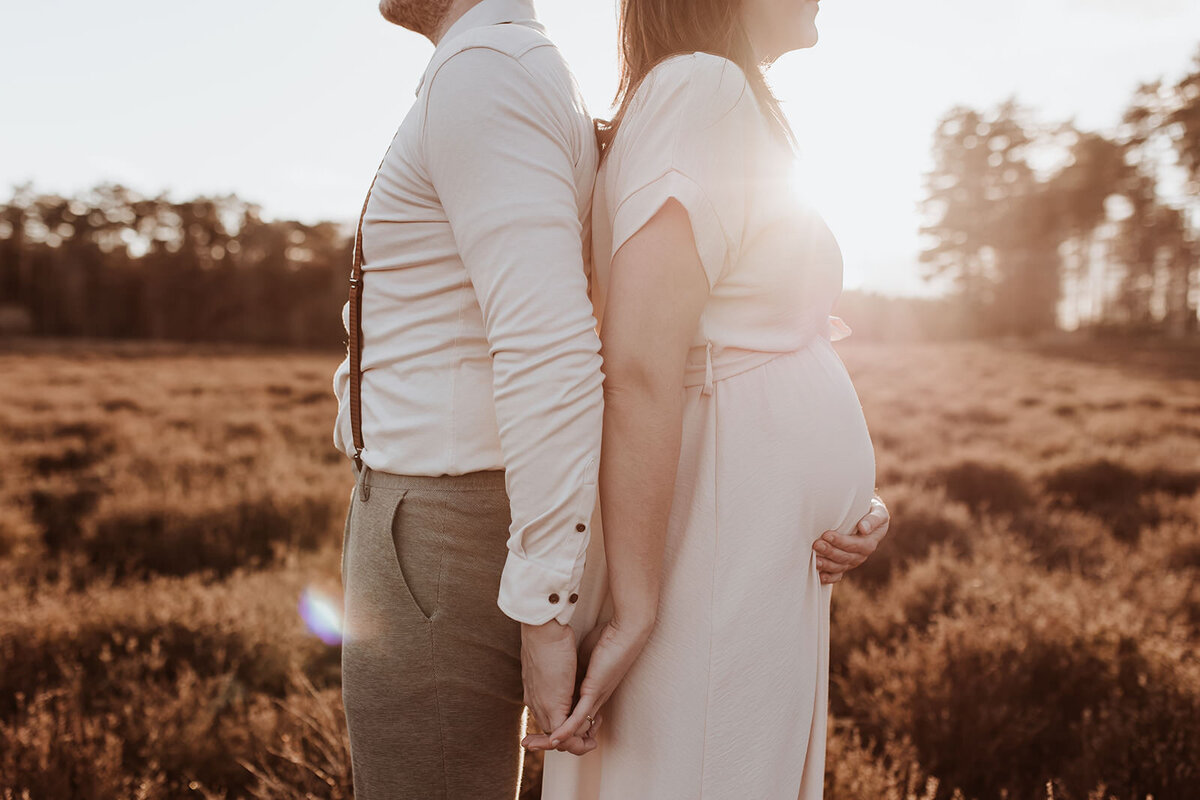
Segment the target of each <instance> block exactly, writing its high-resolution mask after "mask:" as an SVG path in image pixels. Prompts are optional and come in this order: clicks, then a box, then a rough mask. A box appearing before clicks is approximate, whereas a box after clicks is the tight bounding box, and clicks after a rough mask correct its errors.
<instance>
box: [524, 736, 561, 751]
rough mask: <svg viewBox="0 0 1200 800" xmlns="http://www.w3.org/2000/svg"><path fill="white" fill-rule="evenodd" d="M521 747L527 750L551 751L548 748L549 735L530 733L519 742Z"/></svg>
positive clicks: (550, 748)
mask: <svg viewBox="0 0 1200 800" xmlns="http://www.w3.org/2000/svg"><path fill="white" fill-rule="evenodd" d="M521 746H522V747H524V748H527V749H529V750H553V749H554V748H553V747H551V746H550V734H548V733H531V734H529V735H528V736H526V737H525V738H524V739H522V740H521Z"/></svg>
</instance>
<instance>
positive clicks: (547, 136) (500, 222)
mask: <svg viewBox="0 0 1200 800" xmlns="http://www.w3.org/2000/svg"><path fill="white" fill-rule="evenodd" d="M553 91H554V88H553V86H552V85H548V84H547V82H546V81H539V80H538V79H536V78H535V76H534V75H533V74H531V73H530V72H529V71H528V70H527V68H526V66H525V65H523V64H522V63H521V61H520V60H518V59H517V58H514V57H513V56H510V55H507V54H505V53H501V52H499V51H497V50H493V49H489V48H485V47H473V48H470V49H466V50H463V51H461V52H459V53H456V54H454V55H453V56H451V57H450V58H449V59H447V60H446V61H445V62H444V63H443V64H442V65H441V66H440V67H439V68H438V69H437V71H436V73H435V74H434V75H433V76H432V77H431V83H430V85H429V87H428V92H429V95H428V98H427V107H426V108H427V110H426V119H425V124H424V126H423V131H424V133H423V139H422V148H423V151H424V158H423V161H424V163H425V165H426V168H427V169H428V170H429V177H430V179H431V181H432V183H433V186H434V188H435V190H436V192H437V194H438V196H439V198H440V200H441V203H442V207H443V208H444V209H445V213H446V216H447V219H448V221H449V224H450V228H451V230H452V232H453V234H454V239H455V242H456V244H457V246H458V251H459V255H460V256H461V258H462V261H463V264H464V265H465V267H466V271H467V274H468V276H469V278H470V280H471V284H472V286H473V287H474V290H475V294H476V296H477V298H478V301H479V306H480V308H481V310H482V313H483V322H484V329H485V332H486V335H487V340H488V345H489V350H490V353H491V357H492V368H493V392H494V398H495V407H496V418H497V422H498V423H499V432H500V446H501V450H502V452H503V456H504V466H505V481H506V489H507V491H508V496H509V502H510V509H511V514H512V525H511V527H510V529H509V537H508V542H507V545H508V554H507V557H506V562H505V566H504V571H503V573H502V574H501V579H500V591H499V596H498V598H497V603H498V605H499V606H500V608H501V610H502V611H504V613H505V614H507V615H508V616H509V617H511V618H513V619H515V620H518V621H520V622H525V623H530V624H535V625H538V624H542V623H545V622H548V621H549V620H551V619H557V620H558V621H559V622H561V623H563V624H566V623H567V622H568V621H569V620H570V618H571V616H572V614H573V613H574V610H575V608H576V601H577V597H578V596H577V592H578V589H579V585H580V582H581V581H582V577H583V566H584V556H585V553H586V551H587V544H588V539H589V537H590V535H591V530H590V528H591V516H592V511H593V509H594V507H595V504H596V499H597V493H596V477H597V474H598V469H599V457H600V434H601V424H602V419H603V394H602V383H603V373H602V372H601V359H600V340H599V337H598V336H597V334H596V321H595V318H594V317H593V315H592V306H591V302H590V300H589V298H588V291H587V277H586V275H585V273H584V264H583V245H582V225H581V222H580V215H579V201H578V198H577V189H576V183H575V178H574V165H575V164H576V163H577V158H578V156H577V151H578V148H579V147H581V146H592V145H591V143H590V142H588V143H586V144H581V143H580V142H578V141H575V142H574V143H573V139H572V137H573V136H575V134H574V133H573V132H572V129H571V123H570V120H569V119H568V118H567V116H568V113H569V112H571V110H572V109H571V106H570V104H569V103H566V102H565V101H564V99H563V98H556V97H554V96H552V95H551V93H552V92H553ZM576 138H577V137H576Z"/></svg>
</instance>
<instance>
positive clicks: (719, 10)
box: [596, 0, 796, 154]
mask: <svg viewBox="0 0 1200 800" xmlns="http://www.w3.org/2000/svg"><path fill="white" fill-rule="evenodd" d="M620 3H621V4H620V21H619V23H618V38H619V40H620V46H619V52H618V56H617V59H618V68H619V70H620V82H619V84H618V87H617V96H616V98H614V100H613V103H614V104H615V105H616V107H617V110H616V113H615V114H613V118H612V120H610V121H606V120H596V140H597V142H598V143H599V145H600V150H601V153H602V154H603V153H606V152H607V151H608V147H609V145H610V144H612V140H613V137H615V136H616V134H617V129H618V128H619V127H620V125H621V120H622V119H624V117H625V112H626V111H628V109H629V102H630V100H632V99H633V95H634V93H635V92H636V91H637V88H638V86H639V85H641V82H642V80H643V79H644V78H645V77H646V75H647V74H648V73H649V72H650V70H651V69H653V68H654V66H655V65H656V64H658V63H659V62H661V61H663V60H664V59H667V58H670V57H671V56H674V55H681V54H686V53H694V52H704V53H711V54H713V55H717V56H721V57H723V58H727V59H729V60H730V61H732V62H734V63H735V64H737V65H738V66H739V67H741V68H742V72H744V73H745V74H746V80H747V81H748V82H749V84H750V88H751V89H752V90H753V91H754V94H755V95H756V96H757V97H758V100H759V102H761V103H762V105H763V106H764V107H765V108H766V109H767V110H768V111H769V112H770V115H771V118H772V119H773V121H774V122H775V129H776V131H777V132H778V133H779V134H780V135H781V136H782V137H783V138H784V139H786V140H787V142H788V143H789V144H790V145H792V147H793V148H794V147H795V144H796V137H795V134H794V133H793V132H792V128H791V126H790V125H788V121H787V118H786V117H784V115H783V110H782V109H780V107H779V101H778V100H777V99H776V98H775V95H774V94H772V93H771V89H770V87H768V86H767V82H766V79H765V78H763V74H762V68H761V66H760V65H759V63H758V62H757V61H756V60H755V58H754V50H753V48H752V47H751V45H750V37H749V36H748V35H747V33H746V28H745V26H744V25H743V24H742V0H620Z"/></svg>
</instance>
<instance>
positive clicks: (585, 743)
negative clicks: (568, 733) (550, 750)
mask: <svg viewBox="0 0 1200 800" xmlns="http://www.w3.org/2000/svg"><path fill="white" fill-rule="evenodd" d="M596 744H597V742H596V740H595V739H589V738H587V737H584V736H572V737H570V738H568V739H566V740H565V741H563V742H561V743H560V744H559V745H558V747H557V748H556V749H558V750H559V751H561V752H564V753H570V754H572V755H576V756H581V755H583V754H584V753H590V752H592V751H593V750H595V749H596Z"/></svg>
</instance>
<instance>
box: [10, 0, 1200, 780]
mask: <svg viewBox="0 0 1200 800" xmlns="http://www.w3.org/2000/svg"><path fill="white" fill-rule="evenodd" d="M537 8H538V11H539V15H540V16H541V18H542V20H543V22H544V23H545V24H546V25H547V27H548V29H549V31H550V33H551V35H552V36H553V37H554V38H555V40H556V41H557V42H558V44H559V46H560V47H561V49H562V50H563V52H564V54H565V55H566V57H567V59H568V61H569V62H570V63H571V65H572V67H573V68H574V70H575V72H576V76H577V78H578V80H579V83H580V86H581V88H582V89H583V92H584V95H585V97H586V99H587V101H588V103H589V108H590V110H591V111H592V113H593V114H595V115H597V116H605V115H607V113H608V111H609V105H610V101H611V99H612V93H613V90H614V89H615V85H616V64H615V37H616V30H615V21H614V20H615V18H614V9H613V7H612V4H611V3H610V2H607V0H606V2H597V3H592V2H581V0H540V1H539V2H538V3H537ZM817 24H818V28H819V30H820V35H821V40H820V42H819V43H818V45H817V46H816V47H815V48H813V49H811V50H806V51H803V52H799V53H793V54H789V55H788V56H785V57H784V58H783V59H781V60H780V61H779V62H778V63H777V64H775V65H774V66H773V67H772V69H771V71H770V75H769V77H770V81H771V83H772V85H773V87H774V89H775V91H776V93H777V94H778V95H779V96H780V98H781V99H782V101H783V105H784V108H785V111H786V112H787V113H788V115H789V117H790V119H791V121H792V123H793V125H794V127H795V128H796V131H797V133H798V135H799V139H800V143H801V157H800V160H799V163H798V166H797V170H796V181H797V186H798V188H799V189H800V191H802V192H803V193H804V194H805V195H807V196H808V197H809V199H810V200H811V201H812V202H813V203H814V204H815V205H816V207H817V208H818V210H819V211H820V212H821V213H822V215H823V216H824V217H825V219H826V220H827V222H828V223H829V224H830V227H831V228H832V229H833V230H834V232H835V234H836V235H837V237H838V241H839V244H840V245H841V248H842V251H843V255H844V260H845V273H844V277H845V281H844V286H845V290H844V292H843V294H842V296H841V298H840V299H839V302H838V305H837V307H836V309H835V313H837V314H839V315H840V316H842V317H843V318H844V319H845V320H846V321H847V322H848V324H849V325H850V326H851V328H852V329H853V331H854V333H853V335H852V336H851V337H850V339H848V340H846V341H843V342H839V343H838V349H839V353H840V354H841V356H842V358H843V360H844V361H845V362H846V364H847V366H848V368H849V369H850V371H851V374H852V376H853V378H854V381H855V386H856V388H857V389H858V392H859V395H860V398H861V400H862V403H863V407H864V410H865V412H866V414H867V420H868V423H869V425H870V428H871V432H872V437H873V440H874V442H875V445H876V452H877V464H878V486H879V491H880V493H881V495H882V496H883V498H884V499H885V501H887V502H888V505H889V507H890V508H891V510H892V513H893V520H894V522H893V527H892V532H891V534H890V536H889V537H888V539H887V540H886V541H885V544H884V546H883V547H882V548H881V550H880V551H879V553H877V554H876V556H875V557H873V558H872V560H871V561H870V562H869V563H868V564H867V565H866V566H864V567H863V568H861V569H859V570H857V571H856V572H854V573H852V574H851V575H850V576H849V577H848V578H846V579H845V580H844V581H843V582H842V583H840V584H839V585H838V586H837V587H835V590H834V612H833V613H834V623H833V652H832V656H831V658H832V661H831V673H832V680H833V683H832V687H831V709H832V714H833V717H832V720H833V731H834V735H833V738H832V742H831V745H830V751H829V754H828V758H827V796H828V797H830V798H834V799H835V800H840V799H842V798H851V799H854V800H874V799H875V798H888V799H889V800H891V799H892V798H895V799H896V800H907V799H908V798H914V800H915V798H924V799H925V800H940V799H941V798H951V797H962V798H964V799H966V798H976V799H977V800H984V799H985V798H987V799H989V800H990V798H1010V799H1011V800H1023V799H1024V798H1037V799H1038V800H1042V798H1047V797H1055V798H1067V799H1068V800H1071V799H1072V798H1078V799H1079V800H1084V799H1085V798H1086V799H1087V800H1110V798H1117V799H1118V800H1127V799H1128V800H1144V798H1148V797H1153V798H1155V800H1169V799H1171V798H1181V799H1183V800H1189V799H1191V798H1196V797H1200V660H1198V657H1197V644H1198V643H1200V584H1198V578H1200V493H1198V492H1200V317H1198V313H1200V33H1198V32H1200V4H1197V3H1196V2H1194V0H1146V2H1142V3H1140V4H1136V5H1135V4H1130V3H1118V2H1115V0H1040V1H1039V2H1033V0H1012V1H1011V2H1008V3H1005V4H995V3H991V4H985V3H962V2H954V1H953V0H926V2H924V3H920V4H901V3H892V2H884V0H857V2H839V0H825V2H823V3H822V4H821V11H820V14H819V15H818V18H817ZM432 50H433V48H432V45H430V43H429V42H428V41H426V40H424V39H422V38H420V37H417V36H415V35H413V34H411V33H408V32H406V31H402V30H400V29H398V28H395V27H393V26H391V25H388V24H387V23H386V22H384V21H383V20H382V18H380V17H379V15H378V12H377V10H376V8H375V5H374V3H371V2H364V3H353V4H352V3H338V4H332V3H322V2H316V0H292V2H288V3H284V2H281V1H280V0H275V2H271V1H270V0H260V2H256V3H237V2H233V0H213V2H209V3H207V4H202V5H199V6H197V5H180V4H170V3H153V2H149V0H118V2H116V3H109V4H82V3H67V2H63V0H46V2H42V3H37V4H33V3H26V4H18V5H15V6H12V7H9V8H6V9H5V14H4V23H3V25H0V76H3V77H0V87H2V90H0V154H2V155H0V375H2V376H3V380H0V442H2V446H3V452H4V453H5V454H6V455H7V456H8V457H7V458H6V459H5V460H4V464H3V466H2V467H0V790H2V791H3V793H4V794H3V796H4V797H5V798H8V797H13V798H21V797H29V798H112V797H134V796H136V797H142V798H175V797H184V796H195V797H203V798H235V797H256V798H301V797H323V798H324V797H328V798H344V797H350V796H351V788H350V768H349V760H348V751H347V746H346V739H345V730H344V722H343V720H342V717H341V713H342V712H341V702H340V683H339V680H340V676H339V662H340V651H339V642H340V631H339V620H340V609H339V597H340V584H339V581H338V564H339V549H340V545H341V537H342V526H343V522H344V515H345V509H346V504H347V501H348V500H349V493H350V489H351V485H352V477H351V473H350V468H349V464H348V461H347V459H346V458H345V456H344V455H342V454H340V453H338V452H337V451H336V450H334V448H333V445H332V428H333V419H334V413H335V410H336V402H335V399H334V396H333V393H332V386H331V382H332V376H333V371H334V369H335V367H336V366H337V364H338V362H339V361H340V360H341V358H342V356H343V355H344V348H345V335H344V331H343V329H342V327H341V319H340V310H341V306H342V304H343V302H344V301H345V297H346V291H347V285H346V279H347V277H348V274H349V263H350V244H351V242H350V239H351V236H352V234H353V223H354V221H355V219H356V214H357V212H358V210H359V208H360V207H361V203H362V197H363V195H364V193H365V192H366V189H367V186H368V185H369V184H370V180H371V175H372V172H373V170H374V169H375V167H376V165H377V164H378V162H379V158H380V157H381V155H382V153H383V152H384V150H385V149H386V147H387V144H388V142H389V141H390V139H391V136H392V134H393V133H394V131H395V128H396V126H397V125H398V124H399V122H400V120H401V119H402V118H403V116H404V114H405V112H406V111H407V109H408V106H409V105H410V104H411V102H412V100H413V91H414V89H415V87H416V84H417V81H418V80H419V78H420V75H421V72H422V71H423V69H424V66H425V64H426V62H427V61H428V58H429V56H430V54H431V53H432ZM527 766H528V768H527V773H526V785H527V790H526V792H525V797H527V798H533V797H537V796H538V788H537V787H538V775H539V764H538V763H537V761H536V759H532V758H531V759H529V760H528V761H527Z"/></svg>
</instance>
